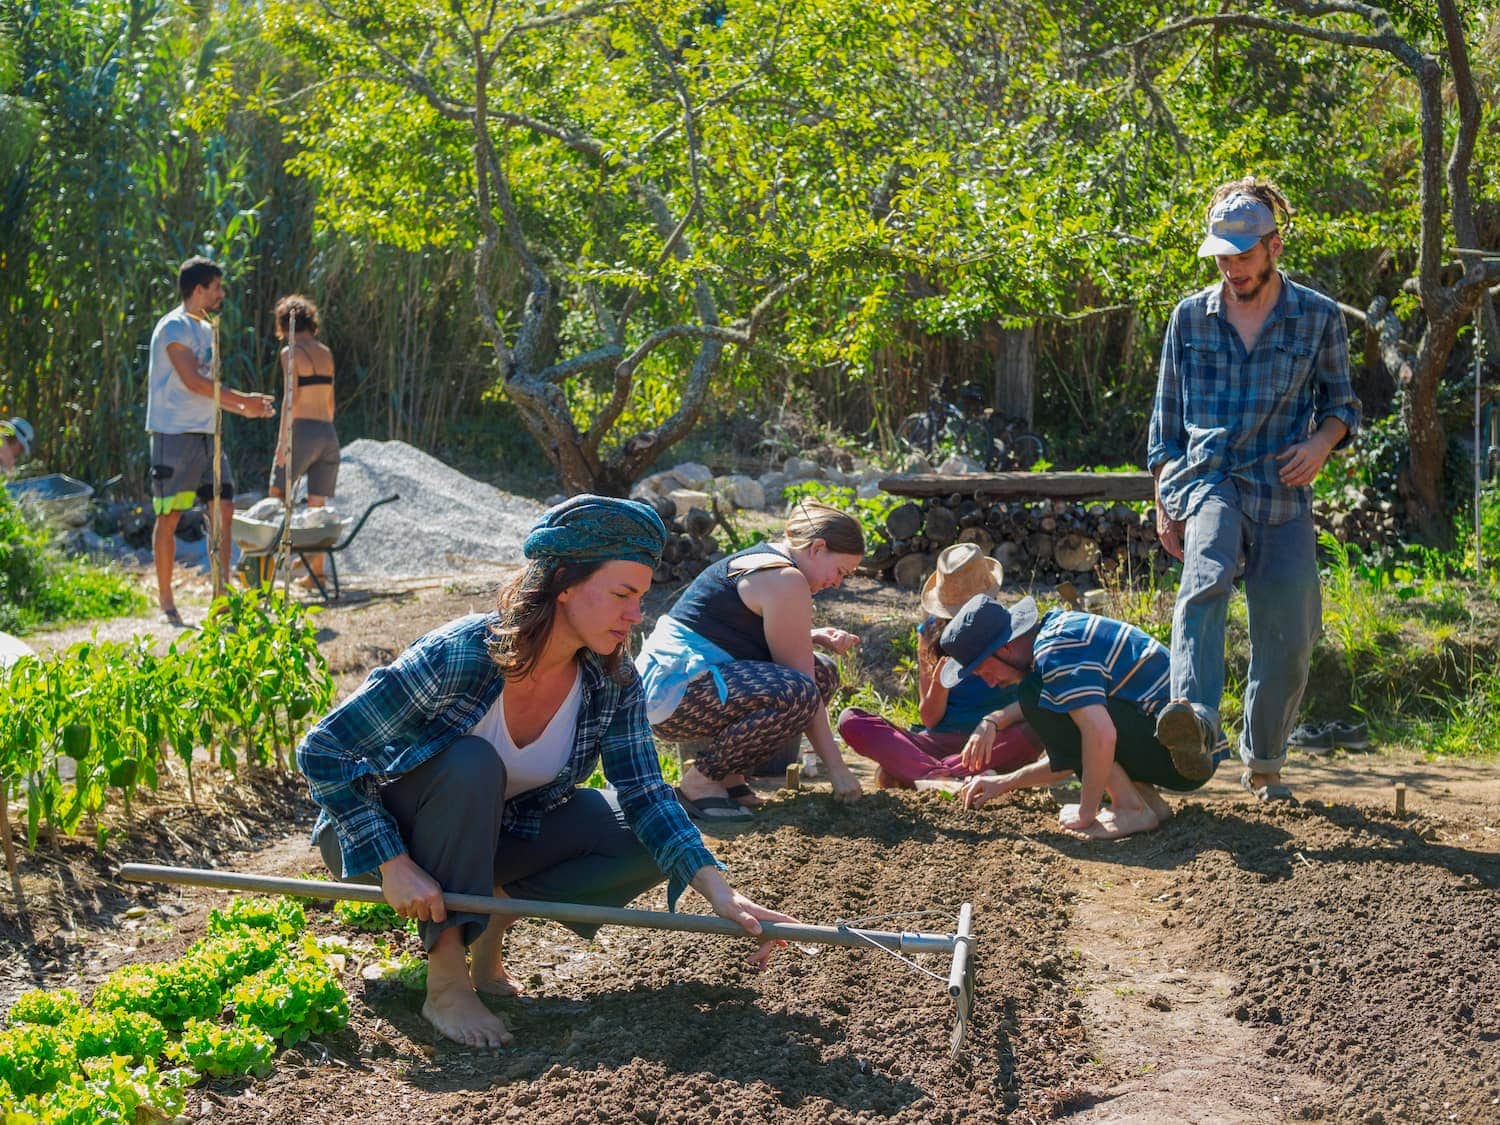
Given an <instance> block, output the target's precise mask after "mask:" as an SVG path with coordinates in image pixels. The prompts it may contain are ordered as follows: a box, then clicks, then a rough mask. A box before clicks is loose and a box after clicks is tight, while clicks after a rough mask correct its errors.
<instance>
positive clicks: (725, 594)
mask: <svg viewBox="0 0 1500 1125" xmlns="http://www.w3.org/2000/svg"><path fill="white" fill-rule="evenodd" d="M747 555H774V556H776V557H777V558H780V559H785V560H786V561H785V562H784V563H767V564H765V565H763V566H753V567H750V568H748V569H746V568H745V567H742V566H739V565H738V560H740V559H742V558H744V557H746V556H747ZM796 565H797V564H796V563H794V562H793V561H792V559H791V557H790V556H788V555H787V554H786V553H785V552H784V551H778V550H777V549H776V548H775V547H772V546H769V545H768V544H765V543H757V544H756V545H755V546H753V547H746V548H745V549H744V550H743V551H736V552H735V553H734V554H732V555H727V556H725V557H724V558H722V559H720V560H719V561H718V562H716V563H714V564H713V565H712V566H710V567H709V568H708V569H707V570H705V571H704V572H703V573H702V574H700V575H698V577H697V578H694V579H693V580H692V582H690V583H689V584H688V587H687V589H685V590H683V591H682V593H681V594H680V595H678V598H677V604H676V605H674V606H673V607H672V608H671V609H670V610H668V611H667V612H668V613H669V614H670V615H671V616H672V617H675V618H676V619H677V620H678V621H680V622H682V624H684V625H686V626H687V627H688V628H689V629H691V630H692V631H693V632H695V633H697V634H698V635H699V636H700V637H706V638H707V639H708V640H710V641H713V643H714V644H716V645H718V646H719V647H720V648H722V649H723V650H724V651H725V652H727V653H729V655H730V656H732V657H734V658H735V659H736V660H764V661H767V662H771V659H772V658H771V649H770V646H769V645H767V644H766V623H765V621H764V620H762V619H761V617H760V616H759V615H757V614H755V613H753V612H752V611H751V609H750V607H749V606H747V605H746V604H745V602H744V599H742V598H741V597H740V590H739V581H740V579H741V578H743V577H744V576H745V575H746V574H753V573H754V572H755V571H757V570H769V569H772V568H773V567H774V568H777V569H779V568H781V567H783V566H796Z"/></svg>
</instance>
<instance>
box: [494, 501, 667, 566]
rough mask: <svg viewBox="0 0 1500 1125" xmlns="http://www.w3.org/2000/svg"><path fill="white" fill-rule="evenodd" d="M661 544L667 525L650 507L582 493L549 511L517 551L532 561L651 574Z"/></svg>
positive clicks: (658, 559)
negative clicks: (618, 565) (620, 565)
mask: <svg viewBox="0 0 1500 1125" xmlns="http://www.w3.org/2000/svg"><path fill="white" fill-rule="evenodd" d="M666 542H667V527H666V524H664V523H662V521H661V517H660V516H659V515H657V514H656V511H655V509H653V508H652V507H651V506H650V505H649V504H643V503H641V502H640V501H639V500H618V499H616V498H614V497H612V496H591V495H589V494H588V493H582V494H580V495H578V496H574V497H573V498H572V499H571V500H564V501H563V502H562V503H561V504H558V505H557V506H556V507H555V508H548V509H547V513H546V514H545V515H544V516H542V518H541V519H540V520H539V521H538V522H537V525H536V526H535V527H533V528H532V529H531V534H530V535H528V536H527V537H526V542H525V544H524V545H523V546H522V548H521V550H522V552H523V553H524V554H525V555H526V557H527V558H528V559H535V560H547V559H555V560H557V561H558V562H579V563H593V562H611V561H615V560H620V561H623V562H638V563H643V564H644V565H646V566H649V567H651V568H652V569H655V567H656V565H657V564H658V563H660V562H661V551H662V548H663V547H664V546H666Z"/></svg>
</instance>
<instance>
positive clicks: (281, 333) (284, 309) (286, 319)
mask: <svg viewBox="0 0 1500 1125" xmlns="http://www.w3.org/2000/svg"><path fill="white" fill-rule="evenodd" d="M293 314H295V315H296V317H297V331H298V332H311V333H312V334H313V335H314V336H316V335H317V334H318V326H319V323H320V322H319V320H318V306H317V305H315V304H313V303H312V299H311V298H309V297H304V296H303V295H302V294H301V293H293V294H292V295H291V296H289V297H283V298H281V300H279V301H277V302H276V312H275V313H274V314H273V315H274V316H275V318H276V338H277V339H278V340H285V339H286V336H287V332H288V331H289V330H290V328H291V321H292V316H293Z"/></svg>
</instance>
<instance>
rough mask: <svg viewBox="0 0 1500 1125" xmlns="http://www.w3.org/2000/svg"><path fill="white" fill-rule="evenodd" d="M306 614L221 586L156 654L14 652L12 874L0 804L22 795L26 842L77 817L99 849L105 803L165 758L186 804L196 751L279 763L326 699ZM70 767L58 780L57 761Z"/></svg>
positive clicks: (5, 763) (237, 762)
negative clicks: (203, 610)
mask: <svg viewBox="0 0 1500 1125" xmlns="http://www.w3.org/2000/svg"><path fill="white" fill-rule="evenodd" d="M309 612H310V611H309V609H308V608H307V607H304V606H302V605H299V604H298V603H296V602H293V601H289V600H287V599H286V598H285V597H284V596H282V595H280V594H277V593H271V594H269V595H267V596H264V597H262V596H261V594H260V593H258V592H255V593H252V592H235V593H231V594H230V595H228V596H227V597H225V598H223V599H221V600H220V601H218V602H216V603H215V604H214V607H213V609H212V610H211V612H210V613H209V615H208V617H207V618H206V619H205V620H204V622H203V625H202V627H201V628H199V629H198V630H196V631H194V632H192V633H189V634H185V635H184V636H183V637H182V638H180V639H178V640H177V641H174V642H173V643H172V644H171V645H170V646H169V647H168V648H167V650H166V651H165V652H164V653H156V652H154V651H153V650H152V648H151V644H150V641H149V639H147V638H144V637H136V638H133V639H132V640H129V641H123V642H114V641H87V642H82V643H80V644H75V645H73V646H71V647H69V648H67V649H65V650H63V651H61V652H59V653H56V654H52V655H48V656H45V657H26V658H23V659H22V660H20V661H19V662H17V663H16V665H15V666H14V667H13V668H11V669H10V671H9V672H8V673H5V674H4V675H5V684H4V692H3V694H0V834H3V837H4V841H5V846H6V852H7V855H6V859H7V864H8V866H9V867H10V870H11V875H12V879H14V878H15V861H14V856H13V855H12V854H11V851H10V836H11V833H10V825H9V813H8V811H7V806H8V804H9V801H10V798H11V796H12V794H14V793H17V792H24V794H25V796H26V841H27V845H28V846H29V847H32V848H35V847H36V844H37V839H38V835H39V833H40V832H41V830H42V829H43V828H44V827H45V828H46V829H47V831H48V833H49V834H50V836H51V838H52V841H53V843H54V845H55V844H56V841H57V838H58V837H59V836H60V835H63V834H68V833H72V832H74V831H76V830H77V828H78V827H79V824H80V823H81V822H82V821H83V820H84V819H85V818H87V819H89V820H90V821H91V822H92V823H93V827H94V831H95V836H96V840H97V843H98V845H99V846H100V847H101V848H102V847H103V846H104V843H105V839H106V837H107V835H108V828H107V826H106V825H105V824H104V823H103V822H102V820H101V819H100V813H101V812H102V811H103V810H104V809H105V807H106V805H109V804H111V803H114V802H118V803H120V804H121V805H122V806H123V808H124V811H125V815H126V821H127V823H129V820H130V817H131V808H130V802H131V798H132V796H133V795H134V794H135V793H136V792H137V791H138V790H139V789H140V787H142V786H146V787H147V788H150V789H153V790H154V789H156V788H157V786H158V784H159V782H160V779H161V773H162V770H163V769H164V767H165V763H167V762H169V761H171V760H172V759H176V760H177V761H178V762H180V764H181V766H182V769H183V771H184V772H185V775H186V780H187V786H188V793H189V797H190V799H191V800H192V801H193V803H195V804H196V803H197V788H196V775H195V770H194V767H195V764H197V763H195V757H197V752H198V750H199V748H203V749H205V750H206V751H207V752H208V757H209V758H210V759H211V760H213V761H215V762H217V763H218V765H219V766H221V767H223V768H224V769H227V770H235V769H237V768H238V767H240V766H242V765H251V766H267V765H270V766H275V767H276V768H279V769H284V768H286V766H287V760H288V755H289V752H290V749H291V748H292V747H293V746H294V745H295V743H296V740H297V738H298V737H300V735H301V733H302V731H303V729H304V728H305V727H306V726H307V724H308V723H309V721H310V720H311V718H312V717H314V716H316V715H318V714H321V713H322V712H323V711H324V710H326V709H327V707H328V706H329V704H330V703H331V701H332V699H333V689H334V685H333V677H332V675H331V674H330V673H329V670H328V663H327V661H326V660H325V659H324V657H323V655H322V653H320V652H319V651H318V646H317V638H316V630H315V628H314V627H313V625H312V624H311V621H310V617H309ZM65 759H68V760H71V762H72V764H73V765H72V771H71V772H72V776H71V777H69V776H67V772H68V771H66V770H65V769H64V768H63V766H64V760H65Z"/></svg>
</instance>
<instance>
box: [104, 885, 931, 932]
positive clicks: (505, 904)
mask: <svg viewBox="0 0 1500 1125" xmlns="http://www.w3.org/2000/svg"><path fill="white" fill-rule="evenodd" d="M120 877H121V878H123V879H128V880H130V881H131V882H135V883H176V884H180V885H185V886H191V887H217V888H218V889H220V890H229V891H255V892H258V893H261V894H280V895H294V896H296V897H297V898H316V899H335V900H343V901H346V902H384V901H385V895H384V894H382V893H381V890H380V888H379V887H377V886H372V885H370V884H366V883H325V882H322V881H320V880H316V879H286V878H281V877H278V876H272V875H250V874H246V873H244V872H240V871H208V870H204V869H202V868H195V867H162V866H157V865H155V864H149V863H127V864H125V865H124V866H123V867H121V868H120ZM443 905H444V906H446V907H447V908H448V909H449V910H452V911H467V912H472V913H475V914H507V915H512V916H516V917H524V918H550V919H552V920H553V921H556V922H574V923H584V924H587V925H593V926H638V927H645V928H647V929H654V930H676V931H681V932H686V933H695V934H716V935H720V936H723V937H739V938H744V937H748V936H749V935H748V934H746V933H745V931H744V930H743V929H741V928H740V927H739V926H738V925H736V924H735V923H734V922H731V921H729V919H727V918H720V917H718V916H717V915H711V914H667V913H665V912H663V911H658V910H629V909H625V908H622V907H616V906H590V905H587V904H584V903H574V902H537V901H533V900H531V899H524V898H492V897H490V896H488V895H461V894H444V895H443ZM761 930H762V937H764V938H766V939H769V940H773V941H776V940H779V941H797V942H811V943H814V944H817V945H843V946H850V947H853V948H856V949H858V948H868V947H869V946H871V945H878V946H880V947H882V948H884V949H890V950H899V951H901V952H906V953H952V952H953V950H954V938H953V936H952V935H951V934H928V933H912V932H895V931H888V930H860V929H855V928H854V927H851V926H805V925H802V924H801V923H792V922H762V923H761Z"/></svg>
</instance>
